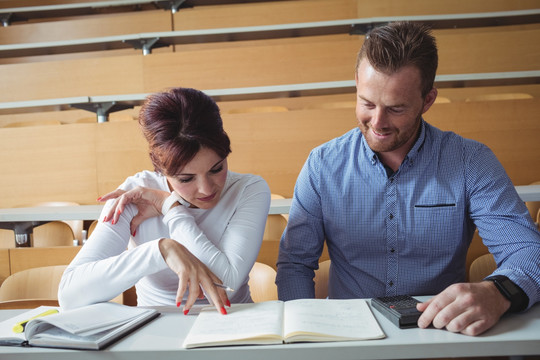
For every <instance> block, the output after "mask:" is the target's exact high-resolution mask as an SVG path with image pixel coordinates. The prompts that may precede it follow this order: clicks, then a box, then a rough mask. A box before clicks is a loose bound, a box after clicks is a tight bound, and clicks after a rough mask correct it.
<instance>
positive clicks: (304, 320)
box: [284, 299, 385, 342]
mask: <svg viewBox="0 0 540 360" xmlns="http://www.w3.org/2000/svg"><path fill="white" fill-rule="evenodd" d="M284 314H285V324H284V334H285V339H286V340H285V341H286V342H293V341H338V340H364V339H378V338H383V337H385V334H384V332H383V331H382V329H381V327H380V326H379V323H378V322H377V320H376V319H375V316H374V315H373V313H372V312H371V309H370V308H369V305H368V304H367V303H366V301H365V300H363V299H347V300H330V299H300V300H292V301H287V302H286V303H285V309H284Z"/></svg>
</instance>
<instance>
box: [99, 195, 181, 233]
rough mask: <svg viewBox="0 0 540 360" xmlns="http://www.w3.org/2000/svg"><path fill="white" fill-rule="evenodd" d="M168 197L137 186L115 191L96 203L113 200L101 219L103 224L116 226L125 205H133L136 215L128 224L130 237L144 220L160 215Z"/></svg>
mask: <svg viewBox="0 0 540 360" xmlns="http://www.w3.org/2000/svg"><path fill="white" fill-rule="evenodd" d="M169 195H170V193H168V192H167V191H163V190H157V189H151V188H146V187H142V186H137V187H136V188H134V189H132V190H129V191H124V190H121V189H116V190H115V191H113V192H110V193H108V194H106V195H104V196H102V197H100V198H98V201H107V200H110V199H115V201H114V203H113V205H112V206H111V208H110V209H109V212H108V213H107V214H106V215H105V217H104V218H103V222H107V221H109V220H110V221H111V224H113V225H114V224H116V223H117V222H118V218H119V217H120V214H121V213H122V212H123V211H124V209H125V207H126V205H127V204H135V206H137V209H138V213H137V215H135V217H133V219H132V220H131V224H130V232H131V234H132V235H135V233H136V230H137V227H138V226H139V225H140V224H141V223H142V222H143V221H144V220H146V219H149V218H152V217H154V216H159V215H161V207H162V205H163V202H164V201H165V199H167V197H168V196H169Z"/></svg>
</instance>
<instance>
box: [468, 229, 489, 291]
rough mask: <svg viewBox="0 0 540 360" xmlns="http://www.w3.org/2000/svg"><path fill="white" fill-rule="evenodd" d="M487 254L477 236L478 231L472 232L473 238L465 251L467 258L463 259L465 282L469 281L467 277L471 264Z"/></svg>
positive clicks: (485, 247)
mask: <svg viewBox="0 0 540 360" xmlns="http://www.w3.org/2000/svg"><path fill="white" fill-rule="evenodd" d="M485 254H489V250H488V248H487V246H486V245H484V243H483V242H482V238H481V237H480V235H478V230H476V231H475V232H474V236H473V238H472V241H471V245H470V246H469V249H468V251H467V257H466V259H465V276H466V277H467V281H471V280H470V279H469V278H468V276H469V274H470V269H471V264H472V263H473V262H474V261H475V260H476V259H478V258H479V257H481V256H483V255H485Z"/></svg>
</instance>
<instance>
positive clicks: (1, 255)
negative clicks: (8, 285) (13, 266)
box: [0, 248, 11, 285]
mask: <svg viewBox="0 0 540 360" xmlns="http://www.w3.org/2000/svg"><path fill="white" fill-rule="evenodd" d="M10 274H11V271H10V268H9V249H2V248H0V285H2V283H3V282H4V280H5V279H6V278H7V277H8V276H9V275H10Z"/></svg>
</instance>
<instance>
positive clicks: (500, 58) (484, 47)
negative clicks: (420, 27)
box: [435, 26, 540, 74]
mask: <svg viewBox="0 0 540 360" xmlns="http://www.w3.org/2000/svg"><path fill="white" fill-rule="evenodd" d="M435 35H436V38H437V46H438V48H439V68H438V74H465V73H474V72H479V73H482V72H484V73H486V72H499V71H525V70H538V64H539V63H540V47H538V46H536V45H534V44H538V42H539V41H540V26H538V27H537V28H535V29H527V30H516V31H507V32H492V31H486V32H471V33H469V34H465V33H458V34H456V33H454V32H451V31H448V30H443V31H437V32H435Z"/></svg>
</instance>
